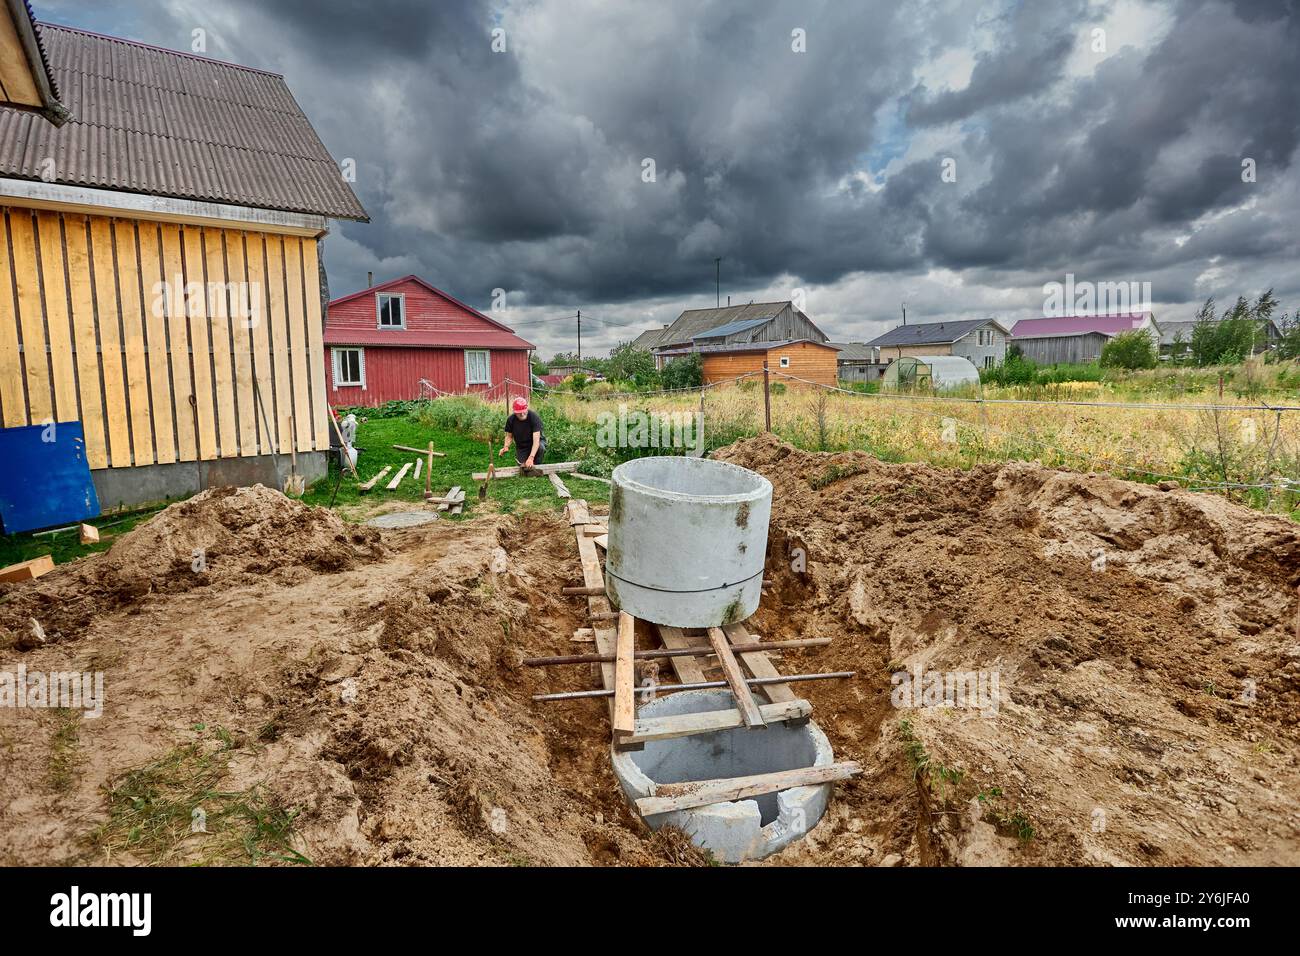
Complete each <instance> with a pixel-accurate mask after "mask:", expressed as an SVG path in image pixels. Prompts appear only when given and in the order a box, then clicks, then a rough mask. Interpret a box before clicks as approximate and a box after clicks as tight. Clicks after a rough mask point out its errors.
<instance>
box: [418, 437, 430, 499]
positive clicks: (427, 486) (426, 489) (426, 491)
mask: <svg viewBox="0 0 1300 956" xmlns="http://www.w3.org/2000/svg"><path fill="white" fill-rule="evenodd" d="M428 454H429V465H428V467H427V468H425V469H424V497H426V498H428V497H429V496H430V495H432V494H433V442H429V453H428ZM415 477H417V478H419V477H420V474H419V472H416V475H415Z"/></svg>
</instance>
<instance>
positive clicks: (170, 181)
mask: <svg viewBox="0 0 1300 956" xmlns="http://www.w3.org/2000/svg"><path fill="white" fill-rule="evenodd" d="M40 30H41V36H42V39H43V40H44V42H45V45H46V48H47V51H48V55H49V60H50V68H51V72H52V74H53V75H54V78H55V80H56V82H57V83H58V86H59V89H60V92H61V93H62V99H63V105H64V106H66V107H67V108H68V109H69V111H71V113H72V119H71V120H70V121H69V122H68V123H67V125H65V126H63V127H62V128H59V129H55V128H54V127H52V126H50V125H49V124H48V123H45V122H44V121H43V120H41V119H40V117H38V116H35V115H34V114H31V113H25V112H23V111H20V110H15V109H8V108H0V176H5V177H8V178H12V179H39V178H41V172H42V169H41V162H42V160H44V159H45V158H46V157H51V158H53V160H54V174H55V175H54V180H53V181H54V182H58V183H65V184H68V185H76V186H94V187H98V188H103V189H118V190H122V191H125V192H137V193H146V194H148V195H152V196H170V197H174V198H178V199H195V200H202V201H206V202H216V203H228V204H233V205H240V206H255V207H257V208H261V209H277V210H282V211H287V212H298V213H307V214H311V215H319V216H330V217H334V218H339V219H363V220H364V219H368V217H367V215H366V211H365V209H363V208H362V206H361V203H360V202H359V201H358V200H357V197H356V195H355V194H354V193H353V192H352V189H351V187H350V186H349V185H348V184H347V183H346V182H345V181H344V179H343V176H342V174H341V173H340V172H339V167H338V166H337V164H335V162H334V160H333V159H332V158H331V157H330V154H329V152H328V151H327V150H326V149H325V146H324V144H322V143H321V141H320V137H319V136H317V135H316V131H315V130H314V129H313V128H312V125H311V123H310V122H309V121H308V120H307V117H306V116H304V115H303V112H302V110H301V109H300V108H299V106H298V104H297V102H296V101H295V100H294V98H293V94H292V93H290V92H289V88H288V86H287V85H286V84H285V82H284V77H282V76H278V75H276V74H273V73H266V72H263V71H261V70H255V69H251V68H249V67H243V66H236V65H234V64H231V63H222V62H219V61H217V60H209V59H205V58H203V57H198V56H193V55H191V54H188V53H178V52H175V51H173V50H163V49H159V48H157V47H152V46H147V45H145V44H142V43H135V42H132V41H128V40H121V39H117V38H115V37H104V36H99V35H97V34H93V33H86V32H84V31H81V30H74V29H71V28H69V27H61V26H56V25H52V24H45V23H43V24H41V25H40Z"/></svg>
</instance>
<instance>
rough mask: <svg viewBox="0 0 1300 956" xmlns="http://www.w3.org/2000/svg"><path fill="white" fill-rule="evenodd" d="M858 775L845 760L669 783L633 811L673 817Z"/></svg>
mask: <svg viewBox="0 0 1300 956" xmlns="http://www.w3.org/2000/svg"><path fill="white" fill-rule="evenodd" d="M861 772H862V767H861V766H860V765H859V764H857V763H856V762H854V761H852V760H846V761H843V762H842V763H832V764H827V765H826V766H824V767H801V768H799V769H798V770H781V771H777V772H776V773H757V774H753V775H752V776H748V777H731V778H729V779H723V780H692V781H688V782H686V783H670V784H664V785H661V786H658V787H656V788H655V793H654V796H650V797H642V798H641V799H639V800H637V802H636V808H637V810H639V811H640V813H641V815H642V816H645V817H648V816H652V815H654V814H657V813H674V812H676V811H678V810H690V809H692V808H694V807H707V806H708V805H709V804H711V803H727V802H730V801H732V800H745V799H748V798H749V797H757V796H761V795H762V794H765V793H775V792H777V791H780V790H790V789H793V788H794V787H813V786H818V785H819V784H823V783H830V782H831V781H834V780H847V779H848V778H849V777H852V776H853V775H854V774H858V773H861Z"/></svg>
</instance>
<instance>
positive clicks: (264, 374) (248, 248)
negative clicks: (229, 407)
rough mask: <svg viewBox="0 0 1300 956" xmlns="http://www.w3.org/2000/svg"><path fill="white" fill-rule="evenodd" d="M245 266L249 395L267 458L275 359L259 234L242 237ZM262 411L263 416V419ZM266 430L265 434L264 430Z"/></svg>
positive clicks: (271, 449)
mask: <svg viewBox="0 0 1300 956" xmlns="http://www.w3.org/2000/svg"><path fill="white" fill-rule="evenodd" d="M244 252H245V265H246V267H247V269H248V291H249V308H250V309H251V310H252V315H251V318H250V320H249V321H250V326H251V332H252V339H253V377H254V384H255V386H256V388H255V389H254V394H253V404H254V412H255V414H256V422H257V435H258V449H257V450H258V453H259V454H263V455H267V454H270V453H271V452H274V451H275V450H276V448H277V447H278V446H277V445H276V436H275V418H274V417H273V416H274V414H275V405H274V400H275V371H274V365H275V357H274V356H273V355H272V354H271V319H270V309H269V307H268V306H267V282H266V243H265V241H264V240H263V238H262V234H261V233H258V232H250V233H248V234H247V235H246V236H245V237H244ZM263 411H265V413H266V417H265V420H263V414H262V413H263ZM268 428H269V429H270V431H269V432H268V431H267V429H268Z"/></svg>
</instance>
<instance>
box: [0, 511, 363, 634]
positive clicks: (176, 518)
mask: <svg viewBox="0 0 1300 956" xmlns="http://www.w3.org/2000/svg"><path fill="white" fill-rule="evenodd" d="M383 553H384V548H383V546H382V544H381V543H380V537H379V533H378V532H377V531H376V530H375V529H373V528H366V527H361V526H355V525H348V524H346V523H344V522H343V521H342V520H341V519H340V518H339V517H338V516H337V515H335V514H334V513H333V512H332V511H329V510H328V509H325V508H312V507H308V506H306V505H304V504H302V503H300V502H297V501H294V500H292V499H290V498H287V497H285V496H284V495H283V494H281V493H280V492H279V491H276V490H274V489H271V488H266V487H264V486H262V485H254V486H253V487H251V488H212V489H209V490H207V491H204V492H202V493H200V494H198V495H195V496H194V497H193V498H190V499H188V500H186V501H182V502H178V503H176V504H174V505H171V506H169V507H167V508H165V509H163V510H162V511H160V512H159V513H158V514H157V515H156V516H155V517H153V518H151V519H150V520H149V521H147V522H145V523H144V524H141V525H139V526H137V527H136V528H134V529H132V530H131V531H129V532H127V533H126V534H124V535H122V537H121V538H119V539H118V540H117V541H116V542H114V544H113V546H112V548H111V549H109V550H108V551H107V552H104V553H100V554H94V555H90V556H88V557H86V558H84V559H82V560H80V561H78V562H76V563H75V565H74V566H73V567H72V568H71V569H68V570H63V571H62V572H61V573H59V574H51V575H47V576H46V577H43V578H40V579H38V580H37V581H36V582H34V583H32V584H24V585H21V586H19V585H8V586H6V585H2V584H0V589H3V590H0V598H3V601H2V603H0V646H4V645H5V643H6V641H5V635H6V634H7V635H8V638H9V642H10V643H12V642H15V641H16V637H17V635H18V634H20V633H24V632H26V631H28V629H29V628H30V621H31V619H33V618H34V619H35V620H37V621H38V622H39V623H40V624H41V626H42V627H43V628H44V631H45V635H46V637H47V638H48V639H49V640H50V641H59V640H64V639H67V638H68V637H71V636H75V635H77V634H79V633H80V632H81V631H82V630H84V628H85V627H86V626H87V625H88V624H89V623H90V622H91V621H92V620H94V619H95V618H96V617H97V616H99V615H101V614H103V613H106V612H108V611H113V610H122V609H129V608H131V607H135V606H138V605H139V604H140V602H141V601H143V600H145V599H146V598H147V597H148V596H149V595H162V594H176V593H179V592H182V591H189V590H192V589H195V588H205V589H213V590H219V589H224V588H229V587H232V586H234V585H236V584H241V583H250V582H252V581H256V580H259V579H262V578H270V579H272V580H275V581H277V582H280V583H289V582H291V581H292V580H294V579H299V578H301V576H302V575H305V574H310V573H313V572H314V573H322V574H332V573H337V572H341V571H347V570H350V569H352V568H355V567H356V566H357V565H358V563H359V562H363V561H371V560H374V559H376V558H378V557H380V556H381V555H382V554H383Z"/></svg>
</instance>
